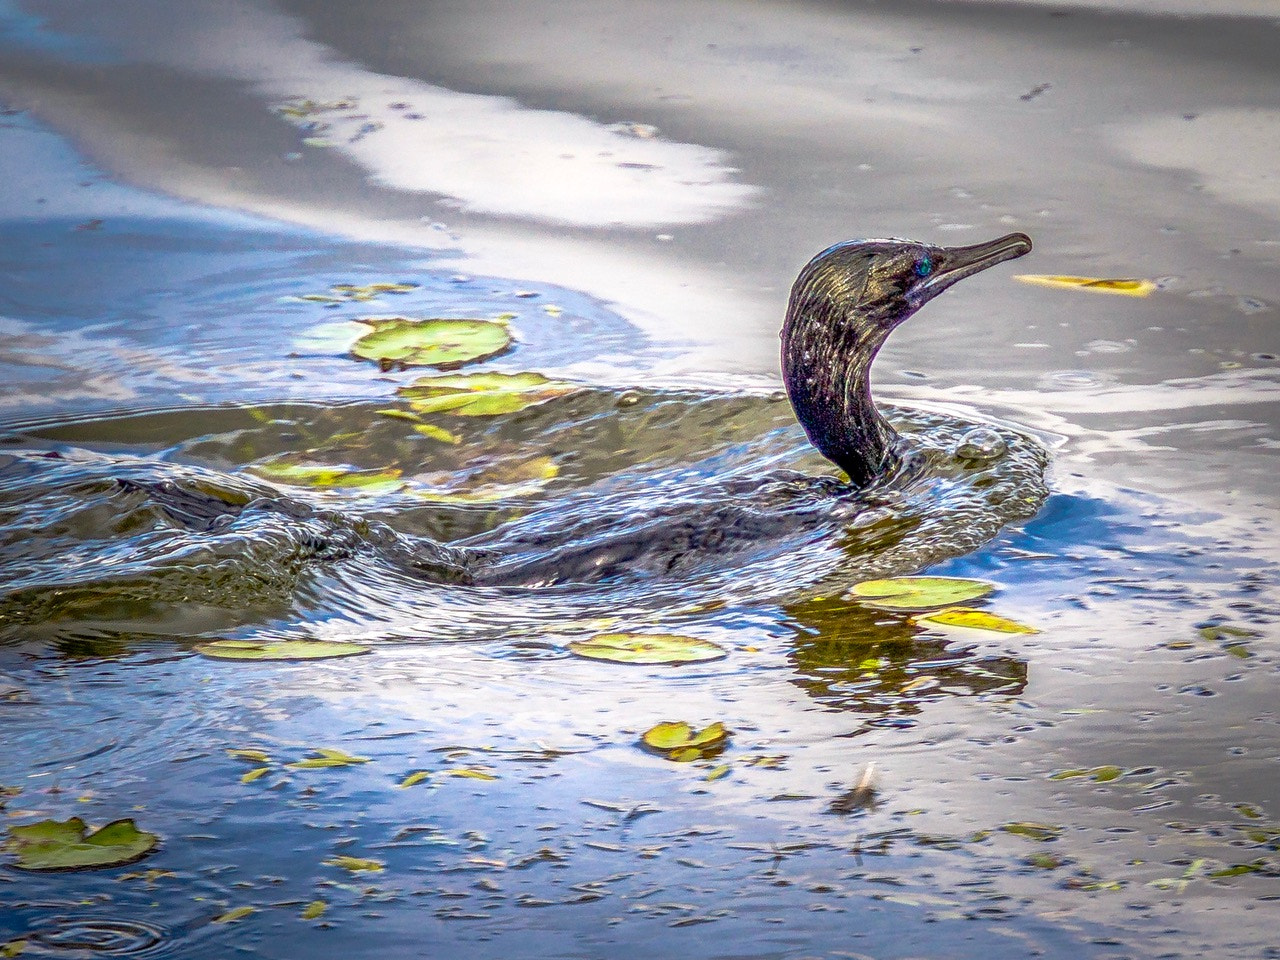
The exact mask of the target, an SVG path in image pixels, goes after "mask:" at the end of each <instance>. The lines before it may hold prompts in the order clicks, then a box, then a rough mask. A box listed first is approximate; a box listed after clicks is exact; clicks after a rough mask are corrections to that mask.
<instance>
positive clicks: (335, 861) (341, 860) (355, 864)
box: [324, 856, 386, 873]
mask: <svg viewBox="0 0 1280 960" xmlns="http://www.w3.org/2000/svg"><path fill="white" fill-rule="evenodd" d="M324 863H325V866H327V867H341V868H342V869H343V870H350V871H351V872H352V873H381V872H382V870H383V869H384V868H385V867H386V864H384V863H383V862H382V861H381V860H367V859H365V858H363V857H344V856H337V857H330V858H329V859H328V860H326V861H325V862H324Z"/></svg>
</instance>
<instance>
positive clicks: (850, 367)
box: [782, 275, 899, 487]
mask: <svg viewBox="0 0 1280 960" xmlns="http://www.w3.org/2000/svg"><path fill="white" fill-rule="evenodd" d="M803 279H804V276H803V275H802V276H801V280H803ZM796 286H797V288H799V287H800V282H799V281H798V282H797V284H796ZM850 302H852V303H855V304H856V299H855V300H853V301H848V300H846V301H844V306H843V310H844V311H849V306H848V304H849V303H850ZM850 312H851V311H850ZM858 320H859V318H858V317H856V316H851V315H841V304H840V301H839V300H838V299H837V298H833V297H817V298H814V297H797V296H796V295H795V294H793V296H792V301H791V308H790V310H788V313H787V321H786V324H785V325H784V326H783V330H782V376H783V381H784V383H785V384H786V388H787V396H788V397H789V398H790V400H791V406H792V408H793V409H794V410H795V414H796V418H797V419H798V420H799V421H800V425H801V426H802V427H804V430H805V433H806V434H808V436H809V441H810V442H811V443H812V444H813V445H814V446H815V447H817V448H818V451H819V452H820V453H821V454H822V455H823V456H824V457H826V458H827V459H828V460H830V461H831V462H832V463H834V464H835V465H836V466H838V467H840V469H842V470H843V471H844V472H845V473H847V474H848V475H849V479H850V480H851V481H852V482H853V483H854V484H855V485H856V486H860V487H861V486H866V485H867V484H869V483H870V482H871V481H872V480H873V479H875V478H876V477H881V476H884V475H885V474H887V473H890V472H892V471H893V469H894V468H895V467H896V466H897V465H898V462H899V453H898V440H899V438H898V434H897V432H896V431H895V430H894V429H893V427H891V426H890V425H889V422H888V421H887V420H885V418H884V417H883V416H882V415H881V414H880V411H879V410H878V409H876V405H875V401H874V400H872V398H871V361H872V360H874V359H875V356H876V353H877V352H878V351H879V350H880V347H881V346H883V345H884V341H885V339H886V338H887V337H888V334H889V331H888V329H884V328H881V327H879V326H877V325H869V324H865V323H860V322H858Z"/></svg>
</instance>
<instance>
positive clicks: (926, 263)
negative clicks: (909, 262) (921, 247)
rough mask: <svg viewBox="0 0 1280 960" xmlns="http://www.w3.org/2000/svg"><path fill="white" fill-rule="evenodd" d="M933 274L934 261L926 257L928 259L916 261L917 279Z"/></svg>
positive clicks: (923, 258)
mask: <svg viewBox="0 0 1280 960" xmlns="http://www.w3.org/2000/svg"><path fill="white" fill-rule="evenodd" d="M931 273H933V261H932V260H930V259H929V258H928V257H927V256H926V257H921V258H920V259H919V260H917V261H916V276H917V277H927V276H928V275H929V274H931Z"/></svg>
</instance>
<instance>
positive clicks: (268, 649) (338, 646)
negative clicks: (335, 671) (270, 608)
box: [195, 640, 369, 660]
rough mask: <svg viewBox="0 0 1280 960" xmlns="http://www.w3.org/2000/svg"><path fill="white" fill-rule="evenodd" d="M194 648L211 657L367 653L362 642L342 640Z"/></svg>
mask: <svg viewBox="0 0 1280 960" xmlns="http://www.w3.org/2000/svg"><path fill="white" fill-rule="evenodd" d="M195 649H196V653H198V654H200V655H201V656H205V657H210V658H212V659H214V660H328V659H330V658H332V657H357V656H360V655H361V654H364V653H369V647H367V646H365V645H364V644H362V643H347V642H345V641H342V640H265V641H259V640H213V641H210V642H209V643H202V644H200V645H199V646H197V647H196V648H195Z"/></svg>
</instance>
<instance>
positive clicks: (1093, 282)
mask: <svg viewBox="0 0 1280 960" xmlns="http://www.w3.org/2000/svg"><path fill="white" fill-rule="evenodd" d="M1014 279H1015V280H1021V281H1022V282H1023V283H1034V284H1036V285H1037V286H1041V287H1057V288H1059V289H1064V290H1091V291H1093V292H1094V293H1118V294H1120V295H1121V296H1125V297H1145V296H1146V295H1147V294H1149V293H1151V291H1153V290H1155V289H1156V285H1155V284H1154V283H1152V282H1151V281H1150V280H1137V279H1134V278H1131V277H1125V278H1123V279H1105V278H1102V277H1064V276H1053V275H1049V274H1040V273H1022V274H1016V275H1015V276H1014Z"/></svg>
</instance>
